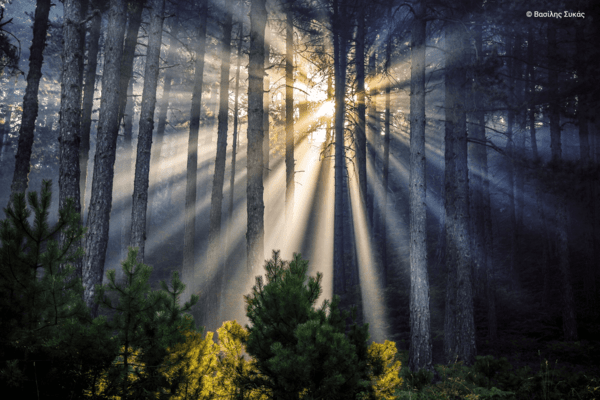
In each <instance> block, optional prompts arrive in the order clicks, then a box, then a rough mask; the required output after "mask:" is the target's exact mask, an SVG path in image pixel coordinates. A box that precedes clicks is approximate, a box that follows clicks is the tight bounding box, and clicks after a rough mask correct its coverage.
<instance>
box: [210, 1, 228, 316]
mask: <svg viewBox="0 0 600 400" xmlns="http://www.w3.org/2000/svg"><path fill="white" fill-rule="evenodd" d="M225 13H226V15H225V23H224V25H223V42H222V43H221V46H222V47H221V82H220V85H219V86H220V92H219V117H218V125H217V155H216V157H215V175H214V179H213V185H212V195H211V202H210V225H209V228H208V252H207V263H206V265H207V268H208V271H215V268H216V274H215V277H216V279H215V284H214V285H213V287H212V288H210V289H209V290H210V291H211V292H212V294H211V295H209V299H210V301H207V302H206V304H207V306H208V309H207V311H208V313H209V316H210V322H211V325H210V326H217V325H216V323H218V321H217V320H216V317H217V314H218V312H217V310H218V309H219V301H220V296H221V293H220V289H221V280H222V279H223V271H222V270H221V257H222V254H223V252H222V247H221V214H222V210H223V185H224V183H225V163H226V161H227V125H228V119H229V118H228V117H229V70H230V68H231V29H232V24H233V15H232V12H231V0H228V1H227V2H226V3H225Z"/></svg>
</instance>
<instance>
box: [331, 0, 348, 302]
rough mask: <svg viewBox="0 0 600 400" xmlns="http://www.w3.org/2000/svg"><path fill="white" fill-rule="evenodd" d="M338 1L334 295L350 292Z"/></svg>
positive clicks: (343, 66)
mask: <svg viewBox="0 0 600 400" xmlns="http://www.w3.org/2000/svg"><path fill="white" fill-rule="evenodd" d="M337 3H338V2H337V0H334V3H333V4H334V5H333V9H334V12H333V18H334V20H333V27H334V29H333V46H334V70H335V167H334V168H335V178H334V179H335V211H334V239H333V274H334V284H333V293H334V294H338V295H339V294H342V293H345V292H346V279H345V274H346V271H345V263H344V197H343V196H344V169H345V162H346V156H345V150H346V148H345V144H344V112H345V101H344V100H345V98H344V95H345V90H346V58H347V57H346V37H345V35H344V31H343V26H342V24H343V22H342V20H341V19H342V17H341V15H340V10H339V9H338V6H337Z"/></svg>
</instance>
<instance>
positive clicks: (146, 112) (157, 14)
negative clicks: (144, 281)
mask: <svg viewBox="0 0 600 400" xmlns="http://www.w3.org/2000/svg"><path fill="white" fill-rule="evenodd" d="M164 20H165V0H152V1H151V9H150V27H149V34H148V51H147V53H146V66H145V69H144V89H143V92H142V110H141V112H140V130H139V133H138V146H137V156H136V159H135V181H134V185H133V209H132V211H131V247H137V248H138V249H139V251H138V261H140V262H144V251H145V244H146V210H147V208H148V184H149V175H150V153H151V149H152V131H153V130H154V110H155V108H156V87H157V85H158V71H159V61H160V48H161V45H162V31H163V22H164Z"/></svg>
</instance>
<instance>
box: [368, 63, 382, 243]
mask: <svg viewBox="0 0 600 400" xmlns="http://www.w3.org/2000/svg"><path fill="white" fill-rule="evenodd" d="M376 60H377V53H375V52H373V54H371V57H370V58H369V77H370V83H369V85H370V90H369V98H370V103H371V104H370V107H369V109H368V115H367V125H368V126H367V131H366V133H367V138H366V139H367V152H368V154H367V156H368V161H369V164H370V165H371V170H373V169H374V168H375V165H376V161H377V160H376V159H377V153H376V151H375V148H376V143H377V135H379V121H378V114H377V90H375V85H376V82H375V79H376V78H377V71H376V67H375V65H376ZM371 172H372V173H373V174H372V175H374V171H371ZM367 175H368V173H367ZM372 186H373V185H371V186H367V220H368V221H369V224H370V226H371V228H374V225H375V224H374V223H373V222H374V218H375V217H374V213H375V212H374V210H375V205H374V203H375V197H374V188H373V187H372ZM372 232H375V231H374V229H372ZM373 236H374V235H373Z"/></svg>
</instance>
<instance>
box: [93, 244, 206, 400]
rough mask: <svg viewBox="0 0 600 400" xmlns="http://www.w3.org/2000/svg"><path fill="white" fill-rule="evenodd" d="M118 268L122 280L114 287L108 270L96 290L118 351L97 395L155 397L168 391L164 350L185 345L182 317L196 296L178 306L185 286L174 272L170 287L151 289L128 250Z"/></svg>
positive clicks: (187, 323) (188, 322) (189, 323)
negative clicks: (121, 269) (103, 281)
mask: <svg viewBox="0 0 600 400" xmlns="http://www.w3.org/2000/svg"><path fill="white" fill-rule="evenodd" d="M122 266H123V274H124V280H123V281H122V282H117V279H116V273H115V270H110V271H108V283H107V284H106V285H103V286H100V287H98V291H97V292H98V301H99V304H100V307H101V308H103V309H105V310H107V311H109V312H111V313H112V319H111V320H110V321H109V322H108V326H109V328H110V329H111V330H112V331H113V332H115V336H114V338H113V340H114V341H115V342H116V343H117V344H118V347H119V349H120V351H119V354H118V357H117V358H116V359H115V361H114V362H113V364H112V366H111V368H110V369H109V370H108V371H107V375H106V379H105V380H104V381H103V382H102V386H103V387H102V392H103V394H104V395H108V396H120V397H121V398H122V399H125V398H128V397H133V398H137V397H139V396H142V397H148V396H149V393H154V394H156V395H157V396H158V393H161V392H165V391H167V390H168V389H169V388H170V387H171V383H170V382H169V380H168V378H167V377H166V376H165V374H164V373H163V369H164V367H165V363H168V362H169V348H171V347H173V346H175V345H177V344H178V343H183V342H185V340H186V336H185V332H189V331H193V330H194V320H193V319H192V318H191V316H189V315H187V314H185V313H186V312H187V311H189V310H190V309H191V307H192V306H193V305H194V304H195V303H196V302H197V301H198V296H196V295H194V296H192V298H191V300H190V301H188V302H186V303H185V304H184V305H183V307H182V306H180V304H179V297H180V296H181V294H182V293H183V291H184V289H185V285H184V284H183V283H182V282H181V280H180V279H179V275H178V273H177V272H173V275H172V277H171V285H170V287H169V286H168V285H167V284H166V283H165V282H161V290H155V291H153V290H151V288H150V284H149V279H150V273H151V272H152V268H151V267H149V266H148V265H145V264H143V263H141V262H139V261H137V249H132V248H130V249H129V253H128V255H127V259H126V260H125V261H123V263H122Z"/></svg>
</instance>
